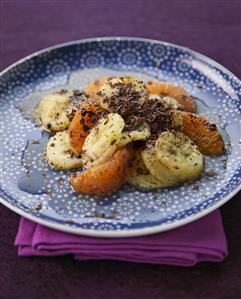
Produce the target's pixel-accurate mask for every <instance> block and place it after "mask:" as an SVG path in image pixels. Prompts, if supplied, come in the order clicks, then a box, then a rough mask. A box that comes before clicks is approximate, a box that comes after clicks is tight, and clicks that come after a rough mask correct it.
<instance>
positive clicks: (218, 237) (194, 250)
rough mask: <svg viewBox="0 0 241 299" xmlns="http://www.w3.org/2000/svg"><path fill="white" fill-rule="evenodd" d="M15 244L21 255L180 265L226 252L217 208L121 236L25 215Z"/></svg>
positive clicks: (212, 258)
mask: <svg viewBox="0 0 241 299" xmlns="http://www.w3.org/2000/svg"><path fill="white" fill-rule="evenodd" d="M15 245H16V246H18V255H19V256H56V255H65V254H73V255H74V256H75V258H76V259H78V260H98V259H102V260H105V259H111V260H125V261H131V262H140V263H153V264H169V265H178V266H193V265H195V264H196V263H197V262H201V261H212V262H220V261H222V260H223V259H224V257H225V256H226V255H227V244H226V238H225V234H224V230H223V225H222V220H221V215H220V212H219V211H218V210H217V211H215V212H213V213H211V214H209V215H207V216H205V217H203V218H201V219H200V220H197V221H195V222H193V223H190V224H188V225H185V226H182V227H180V228H177V229H174V230H171V231H168V232H164V233H159V234H155V235H150V236H144V237H136V238H121V239H109V238H104V239H103V238H92V237H85V236H78V235H72V234H67V233H63V232H60V231H56V230H53V229H50V228H47V227H45V226H42V225H40V224H37V223H34V222H32V221H30V220H27V219H25V218H22V219H21V221H20V226H19V230H18V234H17V237H16V241H15Z"/></svg>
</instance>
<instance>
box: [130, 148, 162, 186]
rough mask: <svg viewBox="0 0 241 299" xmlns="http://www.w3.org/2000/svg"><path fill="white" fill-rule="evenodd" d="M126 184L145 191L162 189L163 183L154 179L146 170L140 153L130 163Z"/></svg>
mask: <svg viewBox="0 0 241 299" xmlns="http://www.w3.org/2000/svg"><path fill="white" fill-rule="evenodd" d="M127 183H129V184H130V185H133V186H135V187H137V188H145V189H157V188H162V187H163V182H162V181H160V180H158V179H157V178H155V177H154V176H153V175H151V174H150V173H149V171H148V170H147V168H146V166H145V164H144V162H143V159H142V155H141V151H139V152H138V153H137V154H136V158H135V160H134V161H133V162H132V165H131V169H130V176H129V178H128V179H127Z"/></svg>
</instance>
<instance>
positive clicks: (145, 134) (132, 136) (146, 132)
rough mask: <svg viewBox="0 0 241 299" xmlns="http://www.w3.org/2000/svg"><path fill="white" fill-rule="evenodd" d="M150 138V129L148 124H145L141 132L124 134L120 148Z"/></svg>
mask: <svg viewBox="0 0 241 299" xmlns="http://www.w3.org/2000/svg"><path fill="white" fill-rule="evenodd" d="M150 136H151V130H150V127H149V126H148V124H147V123H144V125H143V126H142V127H141V128H140V129H139V130H133V131H126V132H122V134H121V138H120V141H119V143H118V147H123V146H125V145H126V144H128V143H130V142H133V141H137V140H142V141H146V140H147V139H148V138H149V137H150Z"/></svg>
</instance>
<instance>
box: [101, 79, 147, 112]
mask: <svg viewBox="0 0 241 299" xmlns="http://www.w3.org/2000/svg"><path fill="white" fill-rule="evenodd" d="M148 95H149V93H148V90H147V88H146V86H145V85H144V83H143V82H142V81H137V80H135V79H134V78H132V77H128V76H127V77H114V78H110V79H108V80H107V82H106V83H105V84H104V85H103V86H102V87H101V88H100V91H99V92H98V93H97V102H98V104H99V105H100V106H101V108H103V109H105V110H108V111H110V112H118V113H119V114H121V115H122V112H123V113H125V112H126V109H129V108H130V105H131V106H133V107H134V108H136V107H137V104H141V103H143V102H144V101H145V100H146V99H147V98H148ZM120 102H121V103H122V105H120ZM124 102H125V103H126V105H123V103H124ZM132 110H133V109H132Z"/></svg>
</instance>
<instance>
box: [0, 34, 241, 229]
mask: <svg viewBox="0 0 241 299" xmlns="http://www.w3.org/2000/svg"><path fill="white" fill-rule="evenodd" d="M123 74H129V75H133V76H135V77H136V78H138V79H143V80H153V78H154V79H161V80H167V81H170V82H174V83H177V84H182V85H184V86H185V87H186V88H187V89H188V90H189V92H190V93H191V94H192V95H193V96H195V97H197V98H198V99H200V100H198V108H199V112H200V114H202V115H204V116H205V117H206V118H208V119H210V120H212V121H214V122H215V123H217V124H218V126H219V128H220V130H221V131H222V134H223V135H224V139H225V142H226V147H227V148H228V150H229V151H228V153H227V155H225V156H221V157H216V158H211V157H206V169H205V172H204V173H203V175H202V177H201V178H200V180H198V181H197V182H195V183H192V184H184V185H182V186H179V187H177V188H169V189H162V190H157V191H144V190H136V189H134V188H132V187H130V186H124V187H123V188H122V189H121V190H119V191H118V192H117V193H116V194H114V195H112V196H110V197H104V198H101V199H98V198H96V197H89V196H84V195H80V194H75V193H73V191H72V190H71V188H70V187H69V183H68V177H69V172H63V171H61V172H59V171H54V170H51V169H49V167H48V165H47V163H46V161H45V160H44V158H43V155H42V152H43V149H44V145H45V144H46V142H47V140H48V137H49V136H48V134H41V130H40V128H39V127H37V126H36V125H35V124H34V122H33V121H32V120H31V119H28V118H26V117H24V116H23V113H22V112H21V111H20V110H21V109H19V107H22V104H24V103H28V104H29V103H30V102H31V108H33V107H34V105H35V104H36V103H37V101H38V100H39V99H40V98H41V97H42V96H43V95H44V94H46V93H48V92H50V91H52V90H56V89H61V88H70V89H80V88H82V87H83V86H85V85H86V84H87V83H89V82H90V81H92V80H94V79H96V78H98V77H100V76H102V75H105V76H113V75H123ZM0 91H1V99H0V101H1V106H0V112H1V128H0V130H1V134H2V136H3V138H2V140H1V151H0V164H1V165H0V166H1V169H2V170H3V171H2V173H1V176H0V185H1V191H0V192H1V194H0V195H1V197H3V198H4V199H5V200H6V201H7V202H10V203H12V204H13V205H14V206H17V207H19V208H20V209H22V210H24V211H26V212H28V213H30V214H32V215H34V216H37V217H39V218H41V219H45V220H48V221H51V222H57V223H62V224H63V223H64V224H65V225H69V226H73V227H81V228H84V229H95V230H98V231H113V230H128V229H139V228H143V227H151V226H155V225H160V224H162V225H165V224H168V223H172V222H174V221H177V220H179V219H184V218H186V217H189V216H192V215H195V214H197V213H199V212H200V211H203V210H205V209H207V208H208V207H209V206H212V205H215V204H216V203H217V202H218V201H220V200H221V199H222V198H223V197H225V196H226V195H228V194H229V193H230V192H232V191H233V190H235V189H236V188H237V187H238V186H239V185H240V183H241V178H240V164H241V163H240V162H241V154H240V153H241V149H240V147H241V144H240V112H241V105H240V102H241V100H240V97H241V91H240V82H239V81H238V79H236V78H234V77H233V76H232V75H231V74H229V73H227V72H225V71H223V70H222V69H219V68H218V67H216V66H215V65H212V63H207V62H206V61H205V60H203V59H202V58H200V57H199V56H196V55H195V54H193V53H192V52H189V51H187V50H185V49H181V48H177V47H175V46H171V45H168V44H165V43H164V44H162V43H155V42H147V41H133V40H119V39H113V40H96V41H92V42H86V43H79V44H78V43H77V44H74V45H70V46H66V47H62V48H58V49H54V50H52V51H47V52H44V53H42V54H40V55H37V56H34V57H32V58H31V59H27V60H26V61H24V62H22V63H21V64H19V65H17V66H15V67H13V68H12V69H10V70H9V71H8V72H7V73H5V74H3V75H2V77H1V82H0ZM224 128H225V129H224ZM36 141H37V142H36ZM229 143H230V145H229ZM26 145H27V147H26ZM23 151H24V153H23ZM23 157H24V158H23ZM209 171H214V172H215V173H216V174H217V175H215V176H208V175H207V173H208V172H209ZM32 178H35V179H36V178H37V180H38V184H37V185H36V186H34V188H35V189H34V193H35V194H31V193H28V192H25V191H26V190H25V191H23V190H21V189H19V188H18V185H19V182H22V181H23V180H25V181H28V180H30V179H32ZM25 181H24V182H25ZM25 183H26V182H25Z"/></svg>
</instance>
